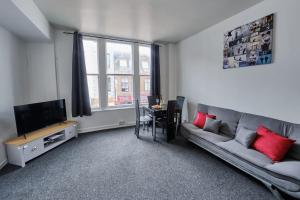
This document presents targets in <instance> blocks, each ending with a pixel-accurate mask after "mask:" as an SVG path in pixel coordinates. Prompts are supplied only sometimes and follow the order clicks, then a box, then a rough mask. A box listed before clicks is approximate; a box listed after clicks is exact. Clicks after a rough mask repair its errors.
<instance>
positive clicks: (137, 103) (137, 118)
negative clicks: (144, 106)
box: [135, 99, 141, 121]
mask: <svg viewBox="0 0 300 200" xmlns="http://www.w3.org/2000/svg"><path fill="white" fill-rule="evenodd" d="M140 115H141V114H140V103H139V100H138V99H136V100H135V116H136V121H140Z"/></svg>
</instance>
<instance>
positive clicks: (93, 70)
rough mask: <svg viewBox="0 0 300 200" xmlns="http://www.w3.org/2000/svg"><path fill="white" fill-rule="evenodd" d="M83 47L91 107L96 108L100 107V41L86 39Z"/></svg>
mask: <svg viewBox="0 0 300 200" xmlns="http://www.w3.org/2000/svg"><path fill="white" fill-rule="evenodd" d="M83 48H84V57H85V65H86V72H87V82H88V87H89V95H90V103H91V108H92V109H96V108H99V107H100V98H99V67H98V42H97V40H89V39H88V40H84V41H83Z"/></svg>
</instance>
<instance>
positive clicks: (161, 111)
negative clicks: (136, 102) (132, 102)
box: [143, 105, 167, 141]
mask: <svg viewBox="0 0 300 200" xmlns="http://www.w3.org/2000/svg"><path fill="white" fill-rule="evenodd" d="M146 113H147V115H150V117H151V118H152V135H153V140H154V141H156V123H155V122H156V119H157V118H160V117H163V116H166V115H167V105H160V106H151V107H149V106H143V115H144V116H145V115H146Z"/></svg>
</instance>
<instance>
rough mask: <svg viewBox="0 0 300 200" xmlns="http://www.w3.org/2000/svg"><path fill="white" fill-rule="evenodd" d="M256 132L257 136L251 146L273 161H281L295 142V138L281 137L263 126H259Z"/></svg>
mask: <svg viewBox="0 0 300 200" xmlns="http://www.w3.org/2000/svg"><path fill="white" fill-rule="evenodd" d="M256 132H257V137H256V139H255V141H254V142H253V144H252V147H253V148H254V149H255V150H257V151H259V152H261V153H263V154H265V155H266V156H268V157H269V158H271V159H272V160H273V161H281V160H282V159H283V158H284V156H285V155H286V154H287V152H288V151H289V149H290V148H291V147H292V146H293V144H294V143H295V140H291V139H289V138H286V137H282V136H280V135H279V134H277V133H275V132H273V131H271V130H269V129H267V128H266V127H264V126H259V127H258V128H257V130H256Z"/></svg>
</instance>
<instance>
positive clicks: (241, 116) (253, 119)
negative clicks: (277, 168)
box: [197, 104, 300, 160]
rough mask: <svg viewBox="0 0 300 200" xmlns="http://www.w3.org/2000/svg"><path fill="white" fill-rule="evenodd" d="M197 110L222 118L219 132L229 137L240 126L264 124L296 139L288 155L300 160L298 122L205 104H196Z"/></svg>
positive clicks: (299, 127)
mask: <svg viewBox="0 0 300 200" xmlns="http://www.w3.org/2000/svg"><path fill="white" fill-rule="evenodd" d="M197 110H198V111H200V112H205V113H209V114H213V115H216V116H217V119H220V120H222V126H221V128H220V132H221V133H224V134H226V135H228V136H231V137H234V136H235V134H236V132H237V130H239V129H240V128H241V127H245V128H247V129H250V130H256V129H257V128H258V126H259V125H264V126H265V127H267V128H269V129H270V130H272V131H274V132H276V133H278V134H280V135H282V136H284V137H287V138H290V139H293V140H296V143H295V144H294V145H293V147H292V149H291V150H290V151H289V153H288V155H289V156H290V157H292V158H295V159H298V160H300V124H293V123H289V122H285V121H281V120H277V119H273V118H270V117H264V116H260V115H254V114H249V113H241V112H238V111H234V110H230V109H226V108H219V107H215V106H209V105H205V104H198V109H197Z"/></svg>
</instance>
